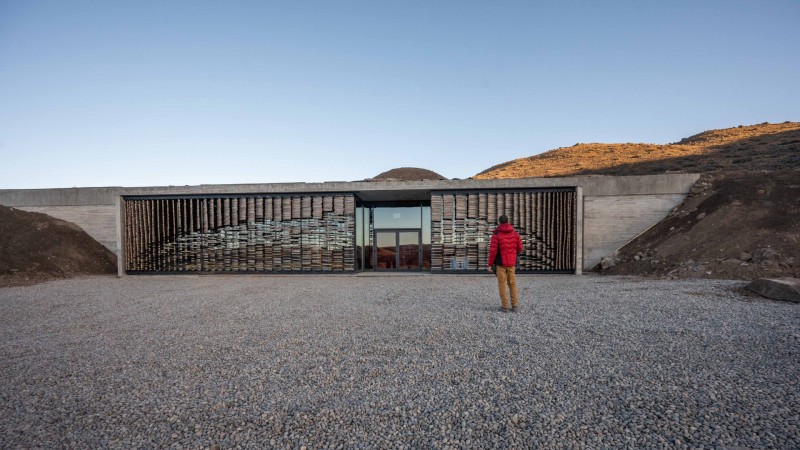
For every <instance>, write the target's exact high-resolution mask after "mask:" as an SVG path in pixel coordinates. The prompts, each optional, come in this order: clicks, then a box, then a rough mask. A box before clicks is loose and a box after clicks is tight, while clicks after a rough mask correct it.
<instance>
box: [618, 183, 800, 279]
mask: <svg viewBox="0 0 800 450" xmlns="http://www.w3.org/2000/svg"><path fill="white" fill-rule="evenodd" d="M799 234H800V171H796V170H795V171H781V172H772V173H769V174H765V173H757V172H744V173H717V174H708V175H703V176H702V177H701V178H700V180H699V181H698V182H697V183H696V184H695V186H694V188H693V189H692V192H691V193H690V194H689V195H688V196H687V198H686V200H685V201H684V203H683V204H682V205H681V206H679V207H677V208H675V209H674V210H673V211H672V213H671V214H670V215H669V216H668V217H667V218H666V219H664V220H662V221H661V222H660V223H658V224H657V225H656V226H654V227H653V228H651V229H649V230H648V231H646V232H645V233H643V234H642V235H641V236H639V237H638V238H637V239H635V240H634V241H633V242H630V243H629V244H628V245H626V246H625V247H623V248H622V249H620V251H619V252H618V254H617V255H616V257H615V258H614V261H613V262H611V261H608V260H607V261H606V263H612V264H614V265H613V266H612V267H610V268H608V269H606V270H604V271H603V273H608V274H614V275H630V274H633V275H645V276H657V277H665V278H729V279H730V278H738V279H754V278H761V277H782V276H792V277H800V260H798V257H800V239H798V235H799Z"/></svg>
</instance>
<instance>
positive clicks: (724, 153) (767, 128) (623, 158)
mask: <svg viewBox="0 0 800 450" xmlns="http://www.w3.org/2000/svg"><path fill="white" fill-rule="evenodd" d="M798 167H800V123H798V122H784V123H780V124H768V123H763V124H760V125H752V126H739V127H735V128H726V129H723V130H711V131H704V132H702V133H700V134H696V135H694V136H691V137H688V138H686V139H682V140H681V141H680V142H677V143H675V144H668V145H658V144H630V143H628V144H575V145H573V146H572V147H565V148H558V149H555V150H550V151H548V152H545V153H542V154H540V155H534V156H530V157H527V158H520V159H515V160H513V161H508V162H504V163H502V164H498V165H496V166H494V167H491V168H489V169H487V170H484V171H483V172H481V173H479V174H477V175H475V176H474V177H473V178H477V179H495V178H525V177H561V176H569V175H655V174H662V173H709V172H720V171H742V170H769V171H773V170H787V169H794V168H798Z"/></svg>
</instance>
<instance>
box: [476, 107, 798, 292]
mask: <svg viewBox="0 0 800 450" xmlns="http://www.w3.org/2000/svg"><path fill="white" fill-rule="evenodd" d="M663 173H700V174H701V178H700V180H699V181H698V182H697V183H696V184H695V186H694V188H693V189H692V192H691V193H690V194H689V195H688V196H687V198H686V200H685V201H684V203H683V204H682V205H680V206H678V207H677V208H675V210H674V211H673V212H672V213H671V214H670V215H669V216H668V217H667V218H666V219H664V220H663V221H662V222H660V223H659V224H657V225H656V226H654V227H653V228H651V229H650V230H648V231H647V232H645V233H643V234H642V235H641V236H639V237H638V238H637V239H635V240H634V241H633V242H631V243H629V244H628V245H626V246H625V247H623V248H622V249H620V250H619V252H617V253H616V254H613V255H609V257H607V258H605V259H604V261H603V264H602V266H600V267H598V268H597V270H599V271H601V272H603V273H609V274H621V275H643V276H655V277H661V278H708V277H713V278H739V279H754V278H760V277H781V276H793V277H800V260H798V258H800V123H798V122H784V123H781V124H768V123H763V124H760V125H752V126H739V127H735V128H726V129H723V130H711V131H705V132H702V133H700V134H696V135H694V136H691V137H688V138H685V139H682V140H681V141H679V142H677V143H674V144H669V145H656V144H576V145H574V146H572V147H567V148H559V149H555V150H551V151H549V152H546V153H543V154H541V155H535V156H531V157H528V158H521V159H517V160H514V161H509V162H505V163H503V164H499V165H497V166H494V167H492V168H490V169H488V170H485V171H483V172H481V173H480V174H478V175H476V176H475V177H474V178H483V179H492V178H522V177H555V176H569V175H652V174H663Z"/></svg>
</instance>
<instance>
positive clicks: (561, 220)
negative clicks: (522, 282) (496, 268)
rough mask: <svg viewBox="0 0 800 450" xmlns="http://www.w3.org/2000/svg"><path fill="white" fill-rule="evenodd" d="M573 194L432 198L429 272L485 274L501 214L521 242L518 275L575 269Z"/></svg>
mask: <svg viewBox="0 0 800 450" xmlns="http://www.w3.org/2000/svg"><path fill="white" fill-rule="evenodd" d="M576 198H577V197H576V194H575V191H574V190H568V191H567V190H558V191H548V190H540V191H535V190H530V191H514V192H497V191H491V192H458V193H437V192H434V193H433V194H432V195H431V235H432V236H431V237H432V248H431V270H432V271H434V272H436V271H464V270H467V271H469V270H485V268H486V264H487V259H488V257H489V242H490V240H491V235H492V231H493V230H494V229H495V227H496V226H497V218H498V217H499V216H501V215H503V214H505V215H506V216H508V218H509V221H510V222H511V224H512V225H513V226H514V228H515V229H516V230H517V231H518V232H519V233H520V236H521V237H522V246H523V250H522V254H520V256H519V266H518V270H519V271H520V272H538V271H542V272H553V271H558V272H561V271H563V272H569V271H574V270H575V266H576V263H575V232H576V230H575V226H576V217H575V213H576V203H575V202H576Z"/></svg>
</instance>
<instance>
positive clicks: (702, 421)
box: [0, 275, 800, 449]
mask: <svg viewBox="0 0 800 450" xmlns="http://www.w3.org/2000/svg"><path fill="white" fill-rule="evenodd" d="M519 283H520V298H521V308H520V312H518V313H516V314H514V313H503V312H500V311H498V306H499V299H498V296H497V292H496V283H495V281H494V278H492V277H491V276H490V275H478V276H447V275H444V276H437V275H416V276H351V275H343V276H322V275H312V276H129V277H124V278H122V279H116V278H111V277H97V278H85V279H76V280H65V281H57V282H51V283H46V284H41V285H36V286H29V287H19V288H4V289H0V336H2V338H1V339H0V447H2V448H33V447H43V448H238V447H241V448H264V447H273V448H304V447H305V448H308V449H312V448H330V449H334V448H381V449H383V448H387V449H389V448H397V449H403V448H406V449H408V448H569V449H572V448H575V449H580V448H591V449H595V448H735V447H746V448H798V447H800V389H799V388H798V374H799V373H800V371H799V370H798V369H800V309H798V305H795V304H788V303H779V302H775V301H770V300H766V299H762V298H759V297H754V296H748V295H746V294H743V293H741V292H740V291H739V290H738V289H739V288H740V287H741V286H742V283H741V282H735V281H720V280H686V281H652V280H642V279H632V278H615V277H596V276H562V275H547V276H520V277H519Z"/></svg>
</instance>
